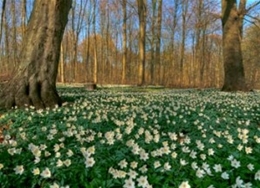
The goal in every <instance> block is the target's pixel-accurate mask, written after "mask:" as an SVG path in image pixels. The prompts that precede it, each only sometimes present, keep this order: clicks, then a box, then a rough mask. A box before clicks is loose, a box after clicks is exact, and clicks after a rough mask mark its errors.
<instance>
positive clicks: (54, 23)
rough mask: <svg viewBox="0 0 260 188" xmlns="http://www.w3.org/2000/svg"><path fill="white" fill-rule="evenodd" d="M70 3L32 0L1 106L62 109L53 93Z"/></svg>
mask: <svg viewBox="0 0 260 188" xmlns="http://www.w3.org/2000/svg"><path fill="white" fill-rule="evenodd" d="M71 4H72V0H67V1H63V0H52V1H49V0H35V2H34V7H33V11H32V14H31V18H30V21H29V23H28V27H27V30H26V35H25V39H24V40H23V45H22V47H23V48H22V51H21V55H20V62H19V66H18V67H17V70H16V75H15V76H14V77H13V78H12V80H10V81H9V83H8V85H6V86H5V88H4V90H3V92H2V93H1V95H0V96H1V97H0V106H1V107H5V108H11V107H13V106H18V107H23V106H25V105H33V106H35V107H36V108H45V107H54V106H55V105H61V99H60V97H59V95H58V93H57V90H56V77H57V72H58V63H59V56H60V44H61V40H62V35H63V32H64V29H65V26H66V24H67V17H68V13H69V10H70V7H71Z"/></svg>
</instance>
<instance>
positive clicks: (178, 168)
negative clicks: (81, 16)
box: [0, 87, 260, 188]
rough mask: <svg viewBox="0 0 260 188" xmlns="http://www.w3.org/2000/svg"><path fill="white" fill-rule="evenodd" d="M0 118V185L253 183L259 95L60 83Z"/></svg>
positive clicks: (257, 168) (257, 166) (257, 179)
mask: <svg viewBox="0 0 260 188" xmlns="http://www.w3.org/2000/svg"><path fill="white" fill-rule="evenodd" d="M59 92H60V94H61V96H62V98H63V99H65V100H66V101H68V102H67V103H66V104H65V105H64V106H63V107H61V108H55V109H47V110H37V111H36V110H34V109H33V108H32V107H28V108H27V109H26V110H19V109H15V110H12V111H11V112H9V113H8V114H5V115H4V116H2V117H1V119H0V126H2V127H3V126H6V127H7V128H6V129H4V130H2V136H3V139H2V140H1V143H0V187H3V188H8V187H41V188H43V187H73V188H74V187H75V188H77V187H86V188H91V187H93V188H95V187H111V188H114V187H124V188H130V187H158V188H161V187H164V188H166V187H181V188H184V187H199V188H204V187H205V188H213V187H215V188H217V187H252V188H253V187H260V159H259V155H260V103H259V101H260V94H259V93H248V94H247V93H225V92H219V91H217V90H205V91H198V90H170V89H167V90H166V89H150V88H148V89H136V88H123V89H122V88H121V89H119V88H116V89H113V88H107V89H99V90H97V91H91V92H87V91H86V90H85V89H83V88H65V87H63V88H60V89H59Z"/></svg>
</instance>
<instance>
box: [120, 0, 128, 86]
mask: <svg viewBox="0 0 260 188" xmlns="http://www.w3.org/2000/svg"><path fill="white" fill-rule="evenodd" d="M122 9H123V59H122V81H121V83H122V84H124V83H125V81H126V80H125V78H126V59H127V30H126V24H127V23H126V21H127V10H126V9H127V0H122Z"/></svg>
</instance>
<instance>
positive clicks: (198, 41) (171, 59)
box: [0, 0, 260, 88]
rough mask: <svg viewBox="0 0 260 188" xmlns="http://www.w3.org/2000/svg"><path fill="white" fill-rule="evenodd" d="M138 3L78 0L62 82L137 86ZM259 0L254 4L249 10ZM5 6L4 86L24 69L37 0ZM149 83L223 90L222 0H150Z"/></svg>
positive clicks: (256, 20)
mask: <svg viewBox="0 0 260 188" xmlns="http://www.w3.org/2000/svg"><path fill="white" fill-rule="evenodd" d="M136 2H137V1H136V0H74V2H73V6H72V9H71V11H70V14H69V22H68V24H67V27H66V30H65V33H64V36H63V41H62V45H61V57H60V63H59V73H58V78H57V79H58V82H69V83H74V82H76V83H86V82H96V83H98V84H121V83H123V84H138V72H139V49H140V48H139V45H140V44H139V27H140V22H138V19H139V11H138V6H139V5H138V4H137V3H136ZM257 3H258V4H260V3H259V1H248V4H247V7H250V6H251V5H253V4H257ZM0 6H1V8H2V9H1V12H0V15H1V28H0V81H5V80H7V79H9V78H10V77H12V73H13V70H14V68H15V67H16V66H17V65H18V64H19V54H20V51H21V49H22V48H23V47H22V46H21V44H22V40H23V37H24V34H25V32H26V27H27V23H28V21H29V15H30V13H31V10H32V7H33V0H7V1H6V4H5V7H4V6H3V1H1V2H0ZM144 8H145V10H146V15H145V18H146V19H145V20H144V24H145V29H146V32H145V64H144V71H143V72H144V80H145V84H155V85H164V86H172V87H173V86H174V87H218V88H219V87H222V85H223V81H224V70H223V69H224V68H223V60H222V25H221V19H220V16H221V15H220V14H221V2H220V0H196V1H195V0H147V2H146V4H145V6H144ZM259 10H260V5H257V6H254V8H252V9H250V10H249V12H248V13H247V15H246V16H245V19H244V31H243V39H242V50H243V63H244V68H245V76H246V81H247V83H249V84H250V85H251V86H253V87H255V88H257V87H258V88H260V15H259V13H260V11H259Z"/></svg>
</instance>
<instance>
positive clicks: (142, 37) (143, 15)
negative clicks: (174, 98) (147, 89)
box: [137, 0, 147, 85]
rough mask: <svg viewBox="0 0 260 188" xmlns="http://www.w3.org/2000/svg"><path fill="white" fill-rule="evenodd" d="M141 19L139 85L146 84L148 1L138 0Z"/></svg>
mask: <svg viewBox="0 0 260 188" xmlns="http://www.w3.org/2000/svg"><path fill="white" fill-rule="evenodd" d="M137 6H138V17H139V42H138V46H139V70H138V72H139V75H138V85H144V84H145V39H146V36H145V33H146V8H147V6H146V0H137Z"/></svg>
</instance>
